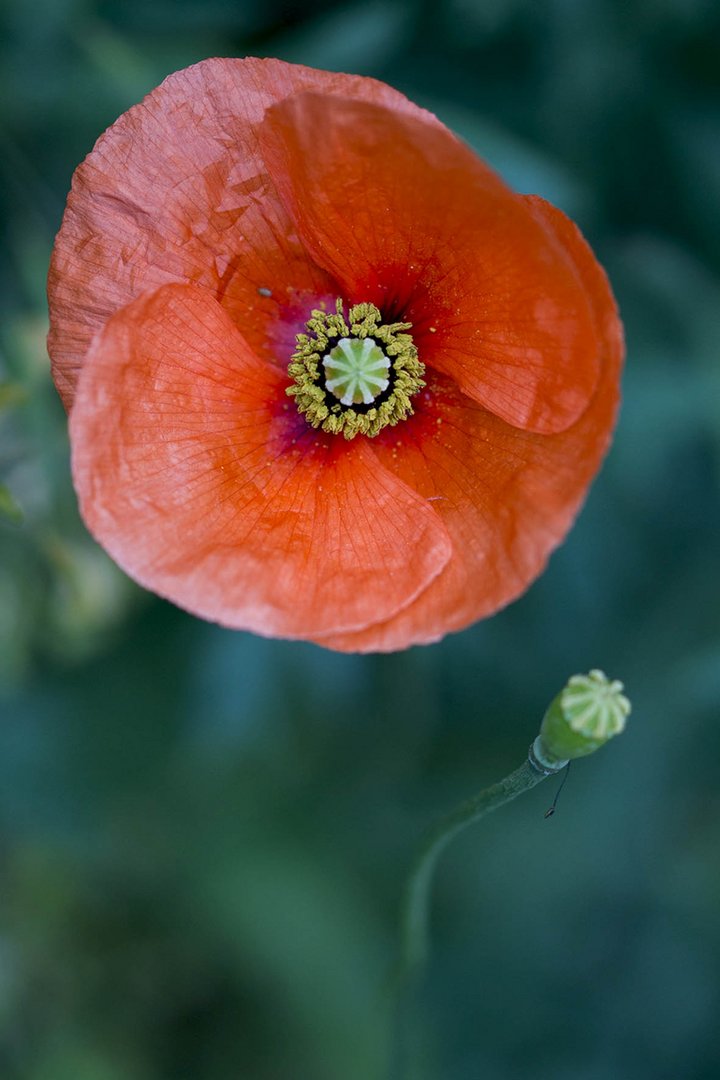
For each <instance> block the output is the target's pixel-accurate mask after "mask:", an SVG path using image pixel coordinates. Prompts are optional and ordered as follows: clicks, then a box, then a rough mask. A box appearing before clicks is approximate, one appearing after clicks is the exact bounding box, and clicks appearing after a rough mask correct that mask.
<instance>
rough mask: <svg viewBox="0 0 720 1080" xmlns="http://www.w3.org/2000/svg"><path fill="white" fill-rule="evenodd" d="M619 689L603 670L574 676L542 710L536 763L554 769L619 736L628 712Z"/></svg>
mask: <svg viewBox="0 0 720 1080" xmlns="http://www.w3.org/2000/svg"><path fill="white" fill-rule="evenodd" d="M622 690H623V684H622V683H621V682H618V681H617V680H613V681H612V682H610V680H609V679H608V678H607V676H606V675H605V674H604V673H603V672H602V671H597V670H593V671H591V672H590V673H589V674H588V675H573V676H572V677H571V678H570V679H569V680H568V683H567V685H566V686H565V687H564V689H563V690H561V691H560V693H559V694H558V696H557V697H556V698H555V699H554V700H553V701H552V702H551V704H550V707H549V708H548V710H547V712H546V713H545V716H544V718H543V722H542V725H541V727H540V735H539V736H538V738H537V739H536V740H535V745H534V753H535V757H536V758H537V759H538V762H539V763H540V764H541V765H543V766H545V767H547V768H548V769H549V770H550V771H555V770H556V769H558V768H559V767H562V764H564V763H566V762H568V761H572V760H573V758H579V757H585V755H586V754H592V753H594V751H595V750H598V749H599V748H600V747H601V746H603V744H604V743H606V742H607V741H608V739H612V738H613V736H615V735H619V734H620V732H621V731H623V729H624V728H625V721H626V719H627V717H628V715H629V714H630V702H629V701H628V699H627V698H626V697H625V695H624V694H623V692H622Z"/></svg>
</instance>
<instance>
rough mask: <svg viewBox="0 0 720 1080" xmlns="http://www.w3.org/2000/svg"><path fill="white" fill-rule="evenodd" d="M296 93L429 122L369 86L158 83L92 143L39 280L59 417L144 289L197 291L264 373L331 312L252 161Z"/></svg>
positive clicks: (263, 63)
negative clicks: (116, 319)
mask: <svg viewBox="0 0 720 1080" xmlns="http://www.w3.org/2000/svg"><path fill="white" fill-rule="evenodd" d="M303 90H317V91H321V92H322V93H323V95H325V96H326V97H327V99H328V100H329V99H330V97H331V96H332V95H334V94H341V95H343V96H344V97H345V98H347V97H350V98H353V97H357V98H358V99H362V100H366V101H373V102H378V103H382V104H384V105H387V106H388V107H390V108H392V109H394V110H397V111H398V113H403V112H408V113H409V114H412V115H417V116H425V117H426V118H427V119H428V122H429V123H432V122H433V120H432V118H431V117H430V115H429V114H427V113H424V111H423V110H421V109H419V108H418V107H417V106H415V105H413V104H412V103H411V102H409V101H408V100H407V98H405V97H403V95H402V94H400V93H398V92H397V91H395V90H392V89H391V88H390V87H388V86H386V85H384V84H383V83H379V82H376V81H375V80H373V79H365V78H360V77H357V76H350V75H339V74H334V73H331V72H324V71H315V70H313V69H312V68H307V67H303V66H301V65H294V64H285V63H282V62H281V61H279V60H270V59H268V60H255V59H247V60H232V59H228V60H221V59H215V60H206V61H203V62H202V63H199V64H196V65H195V66H193V67H190V68H187V69H186V70H184V71H179V72H177V73H175V74H174V75H171V76H169V77H168V78H167V79H166V80H165V82H163V83H162V85H161V86H159V87H158V88H157V89H156V90H154V91H153V92H152V93H150V94H149V95H148V96H147V97H146V98H145V100H144V101H142V102H141V103H140V104H139V105H136V106H134V107H133V108H132V109H130V110H129V111H128V112H126V113H124V114H123V116H121V117H120V119H119V120H118V121H117V122H116V123H115V124H113V126H112V127H111V128H109V129H108V131H106V132H105V134H104V135H103V136H102V137H101V138H100V139H99V140H98V142H97V144H96V146H95V148H94V150H93V151H92V153H91V154H90V155H89V156H88V157H87V158H86V160H85V161H84V163H83V164H82V165H81V166H80V167H79V168H78V169H77V171H76V173H75V176H74V177H73V187H72V191H71V193H70V196H69V198H68V204H67V208H66V211H65V216H64V218H63V223H62V228H61V230H60V233H59V235H58V237H57V240H56V243H55V248H54V252H53V259H52V264H51V268H50V274H49V279H48V292H49V299H50V315H51V328H50V337H49V350H50V354H51V357H52V360H53V377H54V379H55V382H56V385H57V387H58V390H59V391H60V393H61V396H62V397H63V400H64V402H65V404H66V407H68V408H69V407H70V406H71V404H72V399H73V394H74V388H75V383H76V381H77V375H78V372H79V370H80V367H81V366H82V363H83V361H84V358H85V354H86V352H87V349H88V347H89V345H90V341H91V339H92V336H93V334H95V333H96V331H97V330H99V329H100V328H101V327H102V326H103V325H104V323H105V322H106V320H107V319H108V318H109V317H110V315H112V314H113V312H115V311H117V310H118V309H119V308H121V307H123V306H124V305H125V304H127V303H129V302H130V301H131V300H132V299H134V298H135V297H136V296H139V295H140V294H141V293H142V292H145V291H147V290H149V289H152V288H156V287H158V286H160V285H163V284H166V283H168V282H185V283H189V282H192V283H196V284H199V285H202V286H204V287H205V288H207V289H208V290H209V291H210V292H211V293H212V295H213V296H215V297H216V298H217V299H219V300H220V302H221V303H222V304H223V305H224V306H225V307H226V308H227V310H228V311H229V312H230V313H231V314H233V315H234V316H237V318H238V319H239V320H240V321H241V322H242V327H243V333H244V334H245V336H246V338H247V340H248V341H249V342H250V343H251V345H252V346H253V348H254V349H255V350H256V351H257V352H259V353H261V354H262V355H264V356H265V357H266V358H267V359H268V360H270V361H271V362H276V358H277V356H278V352H279V353H280V354H281V357H282V358H284V356H285V355H287V352H288V346H289V351H290V352H291V351H292V343H293V340H294V335H295V333H296V332H297V330H298V329H300V328H301V325H302V322H303V321H304V319H305V318H306V317H307V310H308V308H309V307H311V306H312V303H313V302H315V300H316V298H317V296H318V295H326V294H327V295H329V296H330V297H331V299H333V300H334V297H335V296H336V295H337V291H336V285H335V283H334V282H332V281H331V279H330V278H329V276H328V274H327V273H326V272H325V271H324V270H322V269H321V268H320V267H318V266H317V265H315V264H314V262H313V260H312V258H311V257H310V256H309V255H308V253H307V250H306V248H305V247H304V246H303V244H302V243H301V242H300V240H299V239H298V237H297V235H296V231H295V229H294V226H293V224H292V222H291V221H290V219H289V217H288V215H287V212H286V211H285V209H284V207H283V206H282V204H281V202H280V200H279V199H278V198H277V195H276V193H275V190H274V187H273V185H272V183H271V182H270V180H269V177H268V175H267V169H266V166H265V163H264V160H263V158H262V156H261V154H260V152H259V149H258V128H259V126H260V123H261V121H262V118H263V116H264V114H265V110H266V109H267V108H268V107H269V106H270V105H272V104H273V103H276V102H279V101H282V100H283V99H284V98H285V97H287V96H290V95H293V94H296V93H298V92H299V91H303ZM268 294H270V295H268ZM278 345H279V346H280V349H278V347H277V346H278Z"/></svg>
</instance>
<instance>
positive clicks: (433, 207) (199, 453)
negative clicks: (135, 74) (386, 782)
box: [49, 60, 623, 651]
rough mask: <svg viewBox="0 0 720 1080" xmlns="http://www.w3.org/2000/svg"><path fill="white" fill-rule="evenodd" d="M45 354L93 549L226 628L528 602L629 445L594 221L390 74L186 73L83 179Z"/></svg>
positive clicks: (438, 615) (142, 108)
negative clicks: (600, 479) (607, 455)
mask: <svg viewBox="0 0 720 1080" xmlns="http://www.w3.org/2000/svg"><path fill="white" fill-rule="evenodd" d="M49 295H50V312H51V331H50V338H49V349H50V353H51V356H52V359H53V374H54V378H55V381H56V384H57V387H58V389H59V391H60V393H61V395H62V397H63V400H64V401H65V404H66V406H67V408H68V409H69V410H70V438H71V443H72V453H73V475H74V480H75V485H76V488H77V492H78V496H79V500H80V506H81V510H82V513H83V516H84V518H85V521H86V523H87V525H88V528H89V529H90V531H91V532H92V533H93V534H94V536H95V537H96V538H97V540H98V541H99V542H100V543H101V544H102V545H103V546H104V547H105V548H106V549H107V551H108V552H109V553H110V554H111V555H112V556H113V558H114V559H115V560H116V561H117V562H118V563H119V564H120V566H122V567H123V568H124V569H125V570H126V571H127V573H128V574H130V575H131V576H132V577H134V578H135V579H136V580H137V581H139V582H140V583H141V584H143V585H145V586H146V587H148V588H150V589H153V590H154V591H155V592H157V593H159V594H161V595H163V596H165V597H167V598H169V599H171V600H173V601H174V602H175V603H176V604H179V605H180V606H181V607H184V608H187V609H188V610H189V611H192V612H195V613H196V614H198V615H201V616H203V617H205V618H208V619H212V620H215V621H217V622H219V623H222V624H224V625H226V626H231V627H236V628H243V629H248V630H253V631H255V632H257V633H260V634H266V635H272V636H280V637H288V638H303V639H307V640H311V641H315V642H317V643H319V644H322V645H325V646H328V647H330V648H335V649H342V650H349V651H351V650H352V651H354V650H358V651H371V650H392V649H400V648H403V647H405V646H407V645H410V644H413V643H419V642H429V641H433V640H436V639H438V638H440V637H442V636H443V635H444V634H446V633H447V632H448V631H451V630H458V629H460V628H461V627H464V626H467V625H468V624H469V623H471V622H473V621H474V620H476V619H479V618H481V617H482V616H485V615H488V614H490V613H492V612H494V611H496V610H497V609H498V608H499V607H501V606H503V605H504V604H506V603H508V602H509V601H510V600H512V599H513V598H514V597H516V596H518V594H520V593H521V592H522V591H523V590H524V589H525V588H526V587H527V585H528V584H529V583H530V582H531V581H532V580H533V579H534V578H535V577H536V576H537V575H538V574H539V573H540V571H541V570H542V569H543V567H544V565H545V562H546V560H547V558H548V555H549V553H550V552H551V551H552V550H553V548H554V547H555V546H556V545H557V544H558V543H559V542H560V540H561V539H562V538H563V536H564V535H565V533H566V532H567V530H568V528H569V526H570V524H571V522H572V520H573V517H574V516H575V514H576V512H577V510H578V507H579V505H580V503H581V501H582V499H583V496H584V495H585V492H586V489H587V487H588V484H589V482H590V480H591V479H592V477H593V475H594V474H595V472H596V471H597V468H598V466H599V463H600V461H601V459H602V456H603V454H604V452H605V450H606V448H607V446H608V443H609V439H610V434H611V430H612V427H613V423H614V418H615V413H616V408H617V402H618V379H619V370H620V366H621V361H622V352H623V348H622V330H621V325H620V322H619V320H618V316H617V311H616V308H615V304H614V301H613V298H612V294H611V292H610V288H609V286H608V283H607V280H606V278H605V275H604V274H603V271H602V270H601V268H600V267H599V265H598V264H597V262H596V261H595V259H594V257H593V255H592V253H591V251H590V249H589V248H588V246H587V244H586V243H585V241H584V240H583V239H582V237H581V235H580V233H579V232H578V230H577V229H576V227H575V226H574V225H573V224H572V223H571V222H570V221H569V220H568V219H567V218H566V217H565V216H564V215H563V214H562V213H560V211H558V210H556V209H554V208H553V207H552V206H550V205H548V204H547V203H546V202H544V201H543V200H542V199H539V198H536V197H533V196H527V197H524V196H520V195H516V194H515V193H514V192H512V191H510V190H509V189H508V188H507V187H506V185H505V184H504V183H503V182H502V181H501V180H500V179H499V177H498V176H496V175H495V173H493V172H492V171H491V170H490V169H489V168H488V167H487V166H486V165H485V164H484V163H483V162H482V161H481V160H479V159H478V158H477V157H476V156H475V154H473V153H472V152H471V151H470V150H469V149H468V148H467V147H466V146H465V145H464V144H463V143H462V142H460V141H459V140H458V139H457V138H456V137H455V136H454V135H452V134H451V132H449V131H448V130H447V129H446V128H445V127H443V125H442V124H441V123H440V122H439V121H438V120H437V119H436V118H435V117H433V116H432V115H430V114H429V113H427V112H425V111H424V110H422V109H420V108H418V107H416V106H415V105H413V104H412V103H411V102H409V101H407V100H406V99H405V98H404V97H402V95H400V94H399V93H397V92H396V91H394V90H392V89H390V88H389V87H387V86H384V85H383V84H381V83H378V82H375V81H374V80H371V79H365V78H357V77H352V76H347V75H335V74H330V73H327V72H321V71H313V70H311V69H309V68H304V67H296V66H293V65H290V64H285V63H282V62H280V61H277V60H208V61H206V62H204V63H201V64H198V65H196V66H195V67H192V68H189V69H187V70H186V71H181V72H178V73H177V74H175V75H172V76H170V78H168V79H167V80H166V81H165V82H164V83H163V84H162V86H160V87H159V88H158V89H157V90H155V91H153V93H151V94H150V95H149V96H148V97H147V98H146V99H145V100H144V101H143V102H142V103H141V104H140V105H137V106H135V107H134V108H132V109H130V111H129V112H127V113H126V114H125V115H124V116H122V117H121V118H120V119H119V120H118V121H117V123H115V124H114V125H113V126H112V127H111V128H110V129H109V131H107V132H106V133H105V134H104V135H103V136H102V138H101V139H100V140H99V142H98V143H97V145H96V146H95V148H94V150H93V151H92V153H91V154H90V155H89V157H88V158H87V159H86V161H85V162H84V163H83V164H82V165H81V166H80V168H79V169H78V170H77V172H76V174H75V177H74V180H73V188H72V192H71V194H70V197H69V199H68V205H67V209H66V212H65V217H64V219H63V224H62V228H61V230H60V233H59V235H58V238H57V242H56V245H55V251H54V254H53V260H52V266H51V269H50V278H49Z"/></svg>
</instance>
